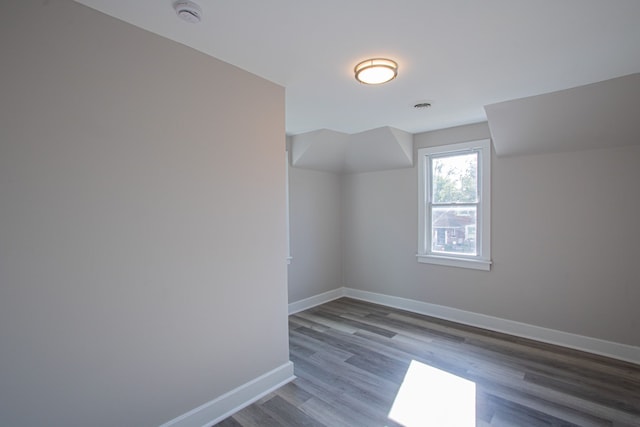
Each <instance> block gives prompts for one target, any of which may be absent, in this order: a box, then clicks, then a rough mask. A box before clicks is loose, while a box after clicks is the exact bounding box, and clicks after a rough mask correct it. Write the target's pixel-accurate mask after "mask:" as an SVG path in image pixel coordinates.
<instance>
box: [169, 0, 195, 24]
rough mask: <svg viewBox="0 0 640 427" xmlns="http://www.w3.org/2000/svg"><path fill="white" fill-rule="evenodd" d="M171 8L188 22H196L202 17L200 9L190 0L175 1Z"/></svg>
mask: <svg viewBox="0 0 640 427" xmlns="http://www.w3.org/2000/svg"><path fill="white" fill-rule="evenodd" d="M173 8H174V9H175V11H176V15H178V16H179V17H180V19H182V20H183V21H186V22H188V23H190V24H197V23H198V22H200V20H201V19H202V18H201V15H202V9H200V6H198V5H197V4H195V3H194V2H192V1H177V2H175V3H174V4H173Z"/></svg>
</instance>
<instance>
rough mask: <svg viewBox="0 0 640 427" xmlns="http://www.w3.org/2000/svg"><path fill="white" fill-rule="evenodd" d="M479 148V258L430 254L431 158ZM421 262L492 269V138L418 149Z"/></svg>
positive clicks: (419, 253) (417, 255)
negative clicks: (428, 209)
mask: <svg viewBox="0 0 640 427" xmlns="http://www.w3.org/2000/svg"><path fill="white" fill-rule="evenodd" d="M477 149H479V156H480V158H479V161H478V166H479V169H480V173H479V174H478V180H479V181H480V182H479V184H478V185H479V190H480V200H481V203H480V209H479V212H478V217H479V218H478V230H476V233H477V235H478V236H480V245H479V247H478V249H479V253H478V255H477V256H469V255H462V254H461V255H457V254H456V255H452V254H446V255H443V254H439V253H438V254H436V253H432V252H431V251H430V248H431V244H430V243H431V242H430V239H431V233H430V232H429V233H427V229H428V228H429V227H428V224H427V202H428V199H427V198H428V191H429V185H430V183H429V179H430V174H429V166H428V165H429V157H430V156H433V155H442V154H455V153H463V152H465V151H470V150H477ZM418 193H419V194H418V203H419V205H418V233H419V236H418V253H417V254H416V257H417V259H418V262H421V263H427V264H438V265H446V266H450V267H463V268H472V269H476V270H485V271H489V270H490V269H491V142H490V140H488V139H483V140H479V141H471V142H463V143H459V144H450V145H443V146H438V147H426V148H420V149H418Z"/></svg>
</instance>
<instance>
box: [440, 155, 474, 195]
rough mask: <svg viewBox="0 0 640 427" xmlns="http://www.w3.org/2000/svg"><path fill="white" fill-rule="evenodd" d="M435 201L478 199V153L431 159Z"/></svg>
mask: <svg viewBox="0 0 640 427" xmlns="http://www.w3.org/2000/svg"><path fill="white" fill-rule="evenodd" d="M431 177H432V179H431V180H432V184H431V185H432V193H431V194H432V199H431V200H432V201H433V203H475V202H477V201H478V153H477V152H474V153H465V154H458V155H452V156H446V157H435V158H432V160H431Z"/></svg>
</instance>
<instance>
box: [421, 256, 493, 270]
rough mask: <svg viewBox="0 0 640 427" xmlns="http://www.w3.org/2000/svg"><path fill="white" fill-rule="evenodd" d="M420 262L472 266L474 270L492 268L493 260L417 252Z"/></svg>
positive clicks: (450, 265) (463, 266) (462, 266)
mask: <svg viewBox="0 0 640 427" xmlns="http://www.w3.org/2000/svg"><path fill="white" fill-rule="evenodd" d="M416 257H417V258H418V262H421V263H423V264H437V265H446V266H448V267H461V268H471V269H474V270H484V271H489V270H491V261H488V260H483V259H469V258H455V257H447V256H440V255H426V254H417V255H416Z"/></svg>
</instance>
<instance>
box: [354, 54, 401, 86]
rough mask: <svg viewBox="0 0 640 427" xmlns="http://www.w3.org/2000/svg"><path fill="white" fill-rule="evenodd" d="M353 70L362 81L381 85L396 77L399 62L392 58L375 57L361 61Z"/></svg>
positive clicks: (358, 79)
mask: <svg viewBox="0 0 640 427" xmlns="http://www.w3.org/2000/svg"><path fill="white" fill-rule="evenodd" d="M353 71H354V72H355V73H356V80H357V81H359V82H360V83H364V84H368V85H379V84H382V83H386V82H388V81H391V80H393V79H395V78H396V76H397V75H398V64H397V63H396V62H395V61H392V60H390V59H384V58H373V59H367V60H366V61H362V62H360V63H359V64H358V65H356V67H355V68H354V69H353Z"/></svg>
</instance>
